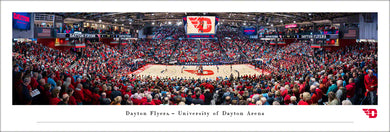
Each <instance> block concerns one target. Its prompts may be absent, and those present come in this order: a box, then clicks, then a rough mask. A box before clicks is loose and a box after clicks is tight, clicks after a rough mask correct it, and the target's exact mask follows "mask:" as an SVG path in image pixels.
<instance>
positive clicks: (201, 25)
mask: <svg viewBox="0 0 390 132" xmlns="http://www.w3.org/2000/svg"><path fill="white" fill-rule="evenodd" d="M183 22H184V25H185V30H186V34H187V38H214V36H215V32H216V28H217V24H218V17H216V16H185V17H183Z"/></svg>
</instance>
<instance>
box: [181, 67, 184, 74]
mask: <svg viewBox="0 0 390 132" xmlns="http://www.w3.org/2000/svg"><path fill="white" fill-rule="evenodd" d="M184 68H185V67H184V65H183V67H182V68H181V73H183V70H184Z"/></svg>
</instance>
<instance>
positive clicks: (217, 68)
mask: <svg viewBox="0 0 390 132" xmlns="http://www.w3.org/2000/svg"><path fill="white" fill-rule="evenodd" d="M217 73H219V67H218V65H217Z"/></svg>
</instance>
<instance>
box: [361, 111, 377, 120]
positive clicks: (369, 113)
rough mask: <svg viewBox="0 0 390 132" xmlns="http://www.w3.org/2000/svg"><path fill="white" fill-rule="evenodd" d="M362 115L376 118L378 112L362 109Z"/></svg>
mask: <svg viewBox="0 0 390 132" xmlns="http://www.w3.org/2000/svg"><path fill="white" fill-rule="evenodd" d="M363 111H364V113H366V115H367V116H368V118H376V117H377V116H378V112H377V110H376V109H363Z"/></svg>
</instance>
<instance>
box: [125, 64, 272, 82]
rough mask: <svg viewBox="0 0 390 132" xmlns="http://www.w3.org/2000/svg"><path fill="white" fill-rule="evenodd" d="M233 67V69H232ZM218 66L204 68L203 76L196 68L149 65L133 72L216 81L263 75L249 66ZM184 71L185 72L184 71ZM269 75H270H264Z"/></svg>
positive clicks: (259, 70) (154, 75)
mask: <svg viewBox="0 0 390 132" xmlns="http://www.w3.org/2000/svg"><path fill="white" fill-rule="evenodd" d="M230 66H232V68H230ZM218 67H219V70H218V69H217V66H215V65H214V66H203V71H204V72H203V74H200V73H198V71H197V70H196V66H184V68H183V66H179V65H167V66H166V65H154V64H149V65H146V66H144V67H143V68H141V69H139V70H137V71H135V72H133V74H137V75H146V76H148V75H149V76H152V77H157V76H158V77H183V78H196V79H197V78H201V79H213V80H214V79H216V77H223V78H224V77H229V76H230V75H231V74H233V76H235V77H236V76H238V73H237V72H236V70H237V71H238V72H239V74H240V76H241V75H254V74H256V75H261V74H263V73H262V70H261V69H255V67H254V66H252V65H248V64H237V65H218ZM182 69H183V70H182ZM264 74H268V73H264Z"/></svg>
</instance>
